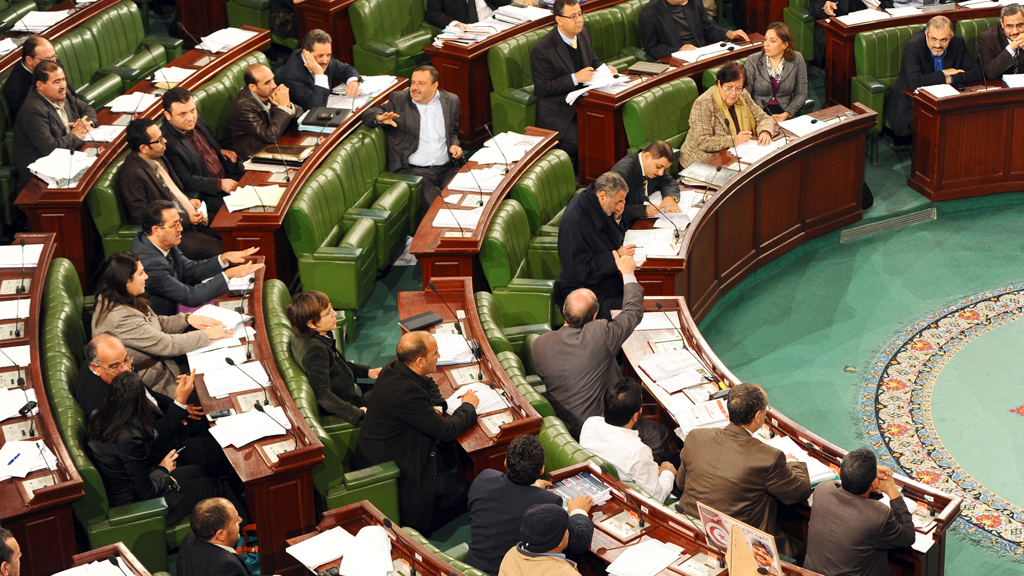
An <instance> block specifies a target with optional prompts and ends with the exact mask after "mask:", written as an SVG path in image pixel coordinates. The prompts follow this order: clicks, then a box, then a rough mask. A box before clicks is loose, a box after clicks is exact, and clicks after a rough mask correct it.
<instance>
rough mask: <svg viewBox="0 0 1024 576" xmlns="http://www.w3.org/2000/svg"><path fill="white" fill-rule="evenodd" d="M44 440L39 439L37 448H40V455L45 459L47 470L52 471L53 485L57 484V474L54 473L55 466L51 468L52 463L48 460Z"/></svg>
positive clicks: (44, 463)
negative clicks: (44, 450) (44, 449)
mask: <svg viewBox="0 0 1024 576" xmlns="http://www.w3.org/2000/svg"><path fill="white" fill-rule="evenodd" d="M42 444H43V441H42V440H39V441H38V442H36V450H39V457H40V458H42V459H43V466H46V471H47V472H49V473H50V478H51V479H52V480H53V485H54V486H56V485H57V475H56V474H54V473H53V468H50V463H49V462H47V461H46V454H45V453H44V452H43V446H42Z"/></svg>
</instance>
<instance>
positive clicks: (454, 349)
mask: <svg viewBox="0 0 1024 576" xmlns="http://www.w3.org/2000/svg"><path fill="white" fill-rule="evenodd" d="M434 340H436V341H437V353H438V354H440V355H441V358H440V359H438V361H437V364H438V366H447V365H449V364H466V363H468V362H472V361H473V359H474V358H473V351H472V350H470V349H469V344H467V343H466V339H465V338H463V337H462V334H434Z"/></svg>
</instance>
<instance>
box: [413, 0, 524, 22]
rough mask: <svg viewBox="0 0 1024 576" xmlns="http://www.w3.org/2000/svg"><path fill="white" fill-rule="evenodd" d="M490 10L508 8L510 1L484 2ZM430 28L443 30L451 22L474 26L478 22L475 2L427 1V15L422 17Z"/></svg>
mask: <svg viewBox="0 0 1024 576" xmlns="http://www.w3.org/2000/svg"><path fill="white" fill-rule="evenodd" d="M485 1H486V2H487V6H488V7H490V9H491V10H497V9H498V8H501V7H502V6H508V5H509V4H511V3H512V0H485ZM424 17H425V18H426V19H427V22H429V23H430V25H431V26H435V27H437V28H442V29H443V28H444V27H445V26H447V25H448V24H449V23H451V21H452V20H458V21H459V22H462V23H463V24H474V23H476V22H478V21H479V20H480V16H479V15H478V14H477V12H476V0H427V13H426V14H425V15H424Z"/></svg>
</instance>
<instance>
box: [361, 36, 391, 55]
mask: <svg viewBox="0 0 1024 576" xmlns="http://www.w3.org/2000/svg"><path fill="white" fill-rule="evenodd" d="M359 47H360V48H362V49H363V50H366V51H367V52H369V53H371V54H374V55H376V56H381V57H384V58H394V57H397V56H398V49H397V48H395V47H394V46H388V45H387V44H384V43H383V42H378V41H376V40H367V41H366V42H362V43H360V44H359Z"/></svg>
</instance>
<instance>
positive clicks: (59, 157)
mask: <svg viewBox="0 0 1024 576" xmlns="http://www.w3.org/2000/svg"><path fill="white" fill-rule="evenodd" d="M94 162H96V157H95V156H89V155H88V154H86V153H85V152H79V151H77V150H76V151H74V152H72V151H71V150H67V149H65V148H54V150H53V152H50V154H49V155H47V156H44V157H42V158H40V159H38V160H36V161H35V162H33V163H31V164H29V165H28V169H29V170H31V171H32V173H33V174H35V175H36V176H38V177H39V178H40V179H41V180H42V181H43V182H46V187H47V188H72V187H74V186H76V185H77V184H78V181H79V180H81V179H82V176H83V175H84V174H85V171H86V170H88V169H89V167H90V166H92V165H93V163H94Z"/></svg>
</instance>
